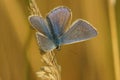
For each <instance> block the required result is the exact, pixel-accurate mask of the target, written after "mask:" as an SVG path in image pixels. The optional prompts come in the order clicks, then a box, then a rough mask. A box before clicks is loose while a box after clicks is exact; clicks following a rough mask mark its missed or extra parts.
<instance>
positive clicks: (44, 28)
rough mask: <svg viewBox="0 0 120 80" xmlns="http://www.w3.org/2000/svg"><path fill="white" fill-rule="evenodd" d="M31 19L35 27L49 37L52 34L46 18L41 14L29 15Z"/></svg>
mask: <svg viewBox="0 0 120 80" xmlns="http://www.w3.org/2000/svg"><path fill="white" fill-rule="evenodd" d="M29 21H30V23H31V25H32V26H33V28H35V29H36V30H38V31H39V32H41V33H42V34H44V35H47V36H48V37H49V36H50V35H51V34H50V31H49V28H48V25H47V23H46V22H45V21H44V19H43V18H42V17H40V16H34V15H32V16H29Z"/></svg>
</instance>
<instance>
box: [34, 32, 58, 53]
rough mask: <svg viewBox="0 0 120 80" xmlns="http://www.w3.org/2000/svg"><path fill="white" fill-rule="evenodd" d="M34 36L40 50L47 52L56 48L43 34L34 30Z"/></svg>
mask: <svg viewBox="0 0 120 80" xmlns="http://www.w3.org/2000/svg"><path fill="white" fill-rule="evenodd" d="M36 37H37V40H38V44H39V46H40V48H41V50H43V51H44V52H49V51H51V50H53V49H55V48H56V45H55V44H54V43H53V42H52V40H50V39H49V38H48V37H46V36H44V35H43V34H41V33H39V32H36Z"/></svg>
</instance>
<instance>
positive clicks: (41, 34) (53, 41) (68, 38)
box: [29, 6, 97, 52]
mask: <svg viewBox="0 0 120 80" xmlns="http://www.w3.org/2000/svg"><path fill="white" fill-rule="evenodd" d="M70 18H71V10H70V9H69V8H67V7H64V6H59V7H57V8H55V9H53V10H52V11H50V12H49V13H48V15H47V16H46V19H44V18H43V17H42V16H38V15H30V16H29V22H30V24H31V25H32V26H33V28H35V29H36V30H37V31H38V32H36V37H37V40H38V44H39V46H40V47H41V50H42V51H44V52H50V51H52V50H54V49H58V48H59V47H60V46H61V45H66V44H72V43H77V42H81V41H85V40H88V39H91V38H93V37H95V36H97V31H96V29H95V28H94V27H93V26H92V25H91V24H90V23H88V22H87V21H85V20H82V19H78V20H76V21H75V22H73V23H72V25H71V26H70V27H69V28H67V26H68V23H69V21H70Z"/></svg>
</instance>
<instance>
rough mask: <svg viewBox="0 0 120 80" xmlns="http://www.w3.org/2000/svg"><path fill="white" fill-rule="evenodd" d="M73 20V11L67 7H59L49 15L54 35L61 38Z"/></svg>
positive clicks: (48, 18)
mask: <svg viewBox="0 0 120 80" xmlns="http://www.w3.org/2000/svg"><path fill="white" fill-rule="evenodd" d="M70 18H71V11H70V10H69V9H68V8H66V7H62V6H61V7H58V8H55V9H54V10H52V11H51V12H50V13H49V14H48V15H47V21H48V23H49V27H50V29H51V31H52V32H53V34H55V35H56V36H57V37H59V36H60V35H61V34H63V32H64V30H65V27H66V26H67V24H68V22H69V20H70Z"/></svg>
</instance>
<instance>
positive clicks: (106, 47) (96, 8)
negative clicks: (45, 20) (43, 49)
mask: <svg viewBox="0 0 120 80" xmlns="http://www.w3.org/2000/svg"><path fill="white" fill-rule="evenodd" d="M36 2H37V5H38V7H39V9H40V12H41V14H42V16H43V17H45V16H46V14H47V13H48V12H49V11H50V10H52V9H53V8H55V7H57V6H60V5H63V6H67V7H69V8H70V9H71V10H72V22H73V21H75V20H76V19H78V18H81V19H85V20H87V21H89V22H90V23H91V24H92V25H94V26H95V28H97V30H98V32H99V34H98V36H97V37H96V38H94V39H91V40H88V41H84V42H81V43H76V44H72V45H66V46H62V48H61V50H60V51H55V52H56V55H57V60H58V63H59V64H60V65H61V67H62V80H120V77H119V76H120V66H119V65H120V15H119V14H120V0H36ZM28 7H29V1H28V0H0V37H1V38H0V80H41V79H40V78H38V77H37V76H36V74H35V73H36V72H37V71H39V70H40V66H41V65H43V63H42V62H41V55H40V51H39V47H38V44H37V41H36V37H35V31H34V30H33V28H32V27H31V26H30V24H29V22H28V16H29V14H30V13H29V10H28Z"/></svg>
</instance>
